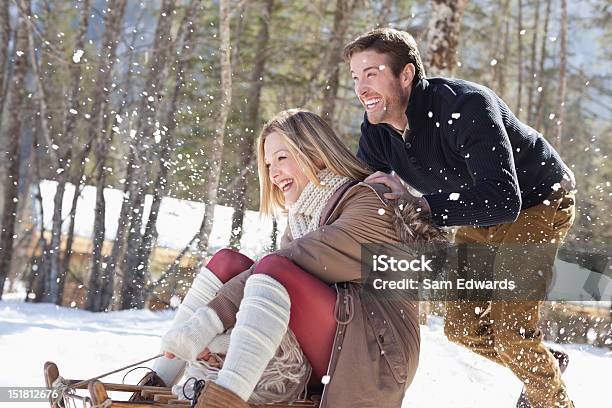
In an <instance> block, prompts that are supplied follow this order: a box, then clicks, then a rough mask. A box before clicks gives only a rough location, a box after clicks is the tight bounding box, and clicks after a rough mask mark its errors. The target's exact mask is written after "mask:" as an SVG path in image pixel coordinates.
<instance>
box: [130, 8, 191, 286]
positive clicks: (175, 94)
mask: <svg viewBox="0 0 612 408" xmlns="http://www.w3.org/2000/svg"><path fill="white" fill-rule="evenodd" d="M198 8H199V1H198V0H191V1H190V3H189V5H188V7H187V9H186V10H185V15H184V17H183V20H182V21H181V24H180V26H179V31H178V33H177V40H178V39H181V38H182V45H181V52H180V54H179V56H178V59H177V61H176V66H175V72H176V75H175V78H174V89H173V91H172V98H171V100H170V103H169V104H168V107H167V116H166V120H165V123H166V131H165V132H164V133H162V135H161V139H160V144H161V145H162V149H161V154H160V156H159V164H160V165H159V173H158V174H157V178H156V180H155V185H154V186H153V203H152V204H151V211H150V213H149V220H148V221H147V226H146V227H145V232H144V235H143V237H142V243H141V245H140V249H139V251H138V252H139V253H141V254H142V263H143V265H144V270H145V274H147V273H148V269H149V257H150V256H151V252H152V251H153V248H154V247H155V244H156V242H157V237H158V236H159V232H158V231H157V226H156V224H157V218H158V216H159V209H160V207H161V202H162V198H163V196H164V193H165V191H166V186H167V184H168V177H169V170H170V167H171V165H172V164H171V160H170V155H171V153H172V148H173V147H174V145H175V143H176V132H175V130H176V126H177V118H176V117H175V114H176V111H177V107H178V101H179V98H180V94H181V89H182V88H183V87H184V86H185V77H186V75H187V73H186V72H185V70H186V69H187V66H186V62H188V60H189V59H190V58H191V56H192V50H193V43H192V42H193V36H194V34H195V27H194V24H193V21H192V20H193V16H194V15H196V14H197V11H198Z"/></svg>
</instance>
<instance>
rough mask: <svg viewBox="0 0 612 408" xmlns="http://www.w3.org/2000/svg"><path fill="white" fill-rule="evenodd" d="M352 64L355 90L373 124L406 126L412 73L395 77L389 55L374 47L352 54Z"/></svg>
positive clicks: (401, 127) (400, 127)
mask: <svg viewBox="0 0 612 408" xmlns="http://www.w3.org/2000/svg"><path fill="white" fill-rule="evenodd" d="M350 66H351V76H352V77H353V81H354V83H355V93H356V94H357V97H358V98H359V102H361V104H362V105H363V107H364V108H365V110H366V113H367V114H368V120H369V121H370V123H388V124H390V125H392V126H394V127H396V128H398V129H403V128H404V127H405V126H406V124H407V120H406V107H407V106H408V98H409V97H410V89H411V84H412V76H413V75H412V76H410V75H409V74H410V73H408V74H406V73H404V72H402V73H400V75H399V77H396V76H395V75H394V74H393V71H392V70H391V66H390V65H389V63H388V57H387V56H386V55H385V54H381V53H378V52H376V51H371V50H365V51H361V52H357V53H355V54H353V56H352V57H351V61H350ZM411 72H412V71H411ZM407 76H409V78H408V77H407Z"/></svg>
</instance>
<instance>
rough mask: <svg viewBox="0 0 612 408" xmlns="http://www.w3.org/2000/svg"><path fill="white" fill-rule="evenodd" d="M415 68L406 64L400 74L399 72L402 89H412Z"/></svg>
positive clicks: (410, 64) (411, 64)
mask: <svg viewBox="0 0 612 408" xmlns="http://www.w3.org/2000/svg"><path fill="white" fill-rule="evenodd" d="M414 73H415V68H414V64H413V63H409V64H406V65H405V66H404V69H402V72H400V81H401V83H402V86H403V87H404V88H412V81H413V80H414Z"/></svg>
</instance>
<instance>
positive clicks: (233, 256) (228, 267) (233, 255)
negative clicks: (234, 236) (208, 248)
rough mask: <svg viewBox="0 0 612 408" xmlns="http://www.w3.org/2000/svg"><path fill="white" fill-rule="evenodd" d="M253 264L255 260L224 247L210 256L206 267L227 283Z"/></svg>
mask: <svg viewBox="0 0 612 408" xmlns="http://www.w3.org/2000/svg"><path fill="white" fill-rule="evenodd" d="M251 265H253V260H252V259H251V258H249V257H248V256H246V255H243V254H241V253H240V252H238V251H235V250H233V249H230V248H223V249H220V250H219V251H217V252H216V253H215V254H214V255H213V256H212V258H210V260H209V261H208V264H206V267H207V268H208V269H210V271H211V272H212V273H214V274H215V276H217V277H218V278H219V280H221V282H223V283H225V282H227V281H228V280H230V279H232V278H233V277H234V276H236V275H238V274H239V273H241V272H243V271H245V270H247V269H249V268H250V267H251Z"/></svg>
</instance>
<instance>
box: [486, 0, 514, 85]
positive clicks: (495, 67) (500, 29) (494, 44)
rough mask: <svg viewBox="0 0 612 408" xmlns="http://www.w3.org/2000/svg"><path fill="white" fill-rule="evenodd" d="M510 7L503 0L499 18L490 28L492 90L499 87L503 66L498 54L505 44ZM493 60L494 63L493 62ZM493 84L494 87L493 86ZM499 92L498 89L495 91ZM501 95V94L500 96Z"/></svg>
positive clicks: (506, 0)
mask: <svg viewBox="0 0 612 408" xmlns="http://www.w3.org/2000/svg"><path fill="white" fill-rule="evenodd" d="M509 6H510V0H505V1H504V4H503V6H502V13H501V16H497V17H496V19H495V26H494V27H492V28H491V34H492V38H494V40H493V41H491V45H490V61H491V72H492V75H491V76H492V78H491V85H490V87H491V88H493V87H494V86H495V85H499V83H498V81H499V75H500V73H501V71H502V70H503V68H504V64H503V60H502V58H503V54H502V55H501V56H500V54H499V53H500V52H502V53H503V45H504V44H505V40H506V38H505V30H504V28H505V25H506V20H508V8H509ZM493 60H495V62H493ZM493 84H495V85H493ZM496 91H497V92H499V89H496ZM500 95H501V94H500Z"/></svg>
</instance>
